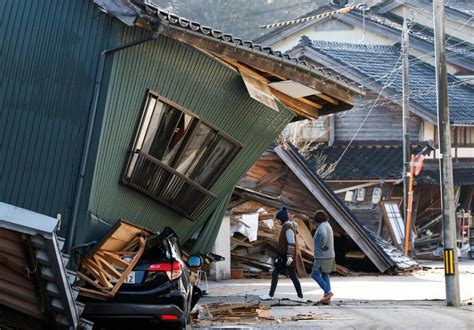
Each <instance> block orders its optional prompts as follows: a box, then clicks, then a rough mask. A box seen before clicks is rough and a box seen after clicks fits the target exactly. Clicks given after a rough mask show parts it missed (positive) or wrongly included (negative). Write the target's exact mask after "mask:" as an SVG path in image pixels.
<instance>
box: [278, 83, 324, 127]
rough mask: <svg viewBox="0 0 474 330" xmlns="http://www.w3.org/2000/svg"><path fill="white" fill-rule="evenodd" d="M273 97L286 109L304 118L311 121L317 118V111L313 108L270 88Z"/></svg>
mask: <svg viewBox="0 0 474 330" xmlns="http://www.w3.org/2000/svg"><path fill="white" fill-rule="evenodd" d="M271 90H272V93H273V95H275V97H276V98H278V99H279V100H280V101H281V102H282V103H283V104H284V105H285V106H287V107H288V108H290V109H292V110H294V111H296V112H298V111H299V112H300V113H303V114H304V115H305V116H306V117H308V118H311V119H317V118H318V117H319V113H318V109H316V108H315V107H314V106H312V105H309V104H307V103H306V102H303V101H301V100H300V99H295V98H292V97H291V96H288V95H286V94H284V93H282V92H280V91H277V90H276V89H273V88H271Z"/></svg>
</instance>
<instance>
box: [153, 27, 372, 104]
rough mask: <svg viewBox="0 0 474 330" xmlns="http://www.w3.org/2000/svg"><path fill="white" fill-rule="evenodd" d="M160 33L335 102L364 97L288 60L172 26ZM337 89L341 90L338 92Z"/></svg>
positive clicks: (343, 85)
mask: <svg viewBox="0 0 474 330" xmlns="http://www.w3.org/2000/svg"><path fill="white" fill-rule="evenodd" d="M160 33H162V34H163V35H165V36H168V37H171V38H173V39H176V40H178V41H181V42H185V43H189V44H191V45H193V46H195V47H197V48H200V49H203V50H205V51H208V52H211V53H212V54H213V55H216V56H219V55H220V56H227V57H230V58H232V59H234V60H237V61H239V62H241V63H244V64H246V65H249V66H251V67H254V68H256V69H262V70H266V71H272V72H274V73H275V74H276V75H280V76H285V77H287V78H288V79H292V80H294V81H296V82H299V83H301V84H303V85H306V86H309V87H311V88H314V89H316V90H319V91H320V92H322V93H324V94H327V95H329V96H332V97H334V98H337V99H338V100H340V101H343V102H345V103H347V104H350V105H352V104H353V103H352V96H351V94H350V92H353V93H356V94H363V93H364V92H363V91H362V90H361V89H359V88H356V87H354V86H350V85H348V84H346V83H344V82H342V81H337V80H336V79H334V78H333V79H331V80H330V81H327V80H329V79H328V77H326V76H324V75H323V74H321V73H320V72H318V71H317V70H312V69H310V68H306V67H303V66H301V65H298V64H297V63H295V62H293V61H291V60H285V59H283V58H278V57H276V56H273V55H270V54H268V55H265V54H263V53H262V54H259V53H257V52H252V51H249V50H248V49H247V48H245V47H243V46H241V45H231V44H227V43H224V42H218V41H217V40H216V39H215V38H213V37H210V36H206V35H202V34H200V33H197V32H193V31H189V30H186V29H184V28H180V27H177V26H174V25H166V24H162V25H161V31H160ZM257 61H258V62H257ZM321 80H322V81H321ZM325 80H326V81H325ZM337 85H342V86H341V87H340V88H338V87H337ZM342 88H344V89H346V91H343V90H341V89H342Z"/></svg>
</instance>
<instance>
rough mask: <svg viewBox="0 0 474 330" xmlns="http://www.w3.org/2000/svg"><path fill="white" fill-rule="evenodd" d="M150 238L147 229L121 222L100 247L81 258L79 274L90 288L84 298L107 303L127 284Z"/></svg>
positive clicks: (83, 293) (81, 293)
mask: <svg viewBox="0 0 474 330" xmlns="http://www.w3.org/2000/svg"><path fill="white" fill-rule="evenodd" d="M149 235H150V233H149V232H148V231H145V230H144V229H143V228H140V227H137V226H134V225H132V224H130V223H127V222H125V221H122V220H120V221H118V222H117V223H116V224H115V226H114V227H113V228H112V229H111V230H110V231H109V233H108V234H107V235H106V236H105V238H104V239H103V240H102V241H101V242H100V243H99V244H97V245H96V247H95V248H94V249H93V250H92V251H91V252H89V253H88V254H87V256H85V257H83V258H81V260H80V263H79V271H78V272H77V274H78V276H79V278H80V279H82V280H83V281H84V282H85V283H86V285H87V287H81V288H80V291H79V293H80V295H83V296H87V297H91V298H95V299H99V300H107V299H110V298H112V297H113V296H114V295H115V293H117V291H118V290H119V288H120V286H121V285H122V284H123V283H124V282H125V280H126V278H127V276H128V275H129V274H130V272H131V271H132V270H133V267H135V265H136V263H137V262H138V260H139V259H140V257H141V255H142V254H143V251H144V249H145V244H146V240H147V237H148V236H149Z"/></svg>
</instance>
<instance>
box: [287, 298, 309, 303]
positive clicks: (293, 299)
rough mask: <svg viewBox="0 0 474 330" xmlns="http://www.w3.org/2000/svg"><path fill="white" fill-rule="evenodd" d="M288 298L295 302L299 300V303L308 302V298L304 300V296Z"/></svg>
mask: <svg viewBox="0 0 474 330" xmlns="http://www.w3.org/2000/svg"><path fill="white" fill-rule="evenodd" d="M290 300H291V301H295V302H299V303H307V302H308V300H306V299H304V298H300V297H296V298H292V299H290Z"/></svg>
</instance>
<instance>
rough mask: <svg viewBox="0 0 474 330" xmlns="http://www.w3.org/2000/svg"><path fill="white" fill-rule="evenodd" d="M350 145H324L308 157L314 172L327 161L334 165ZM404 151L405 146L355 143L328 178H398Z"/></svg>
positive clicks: (400, 172)
mask: <svg viewBox="0 0 474 330" xmlns="http://www.w3.org/2000/svg"><path fill="white" fill-rule="evenodd" d="M345 149H346V145H333V146H327V145H320V146H318V147H317V148H316V149H314V150H313V151H312V152H311V153H310V154H309V157H308V159H307V160H306V162H307V164H308V166H309V167H310V168H311V170H312V171H314V172H317V170H318V168H321V165H322V163H321V159H323V161H322V162H323V163H324V164H328V165H330V164H334V163H336V162H337V160H338V159H339V157H340V156H341V155H342V153H343V152H344V150H345ZM402 157H403V150H402V146H401V145H383V146H381V145H365V144H362V145H358V144H352V145H351V146H350V147H349V148H348V149H347V151H346V152H345V154H344V156H343V157H342V158H341V160H340V161H339V163H338V164H337V166H336V168H335V170H334V171H333V172H332V173H329V174H328V175H326V176H325V177H324V179H325V180H378V179H384V180H398V179H400V178H401V177H402V165H403V160H402Z"/></svg>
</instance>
